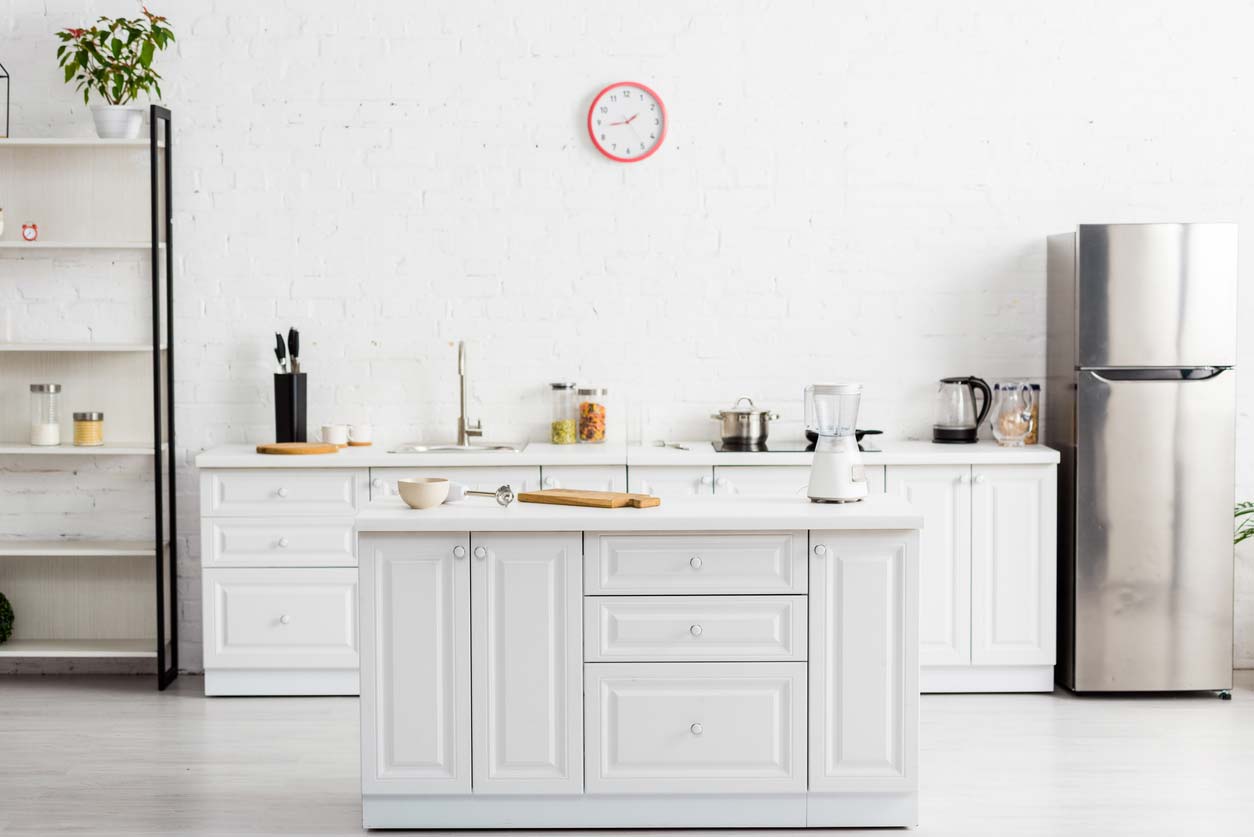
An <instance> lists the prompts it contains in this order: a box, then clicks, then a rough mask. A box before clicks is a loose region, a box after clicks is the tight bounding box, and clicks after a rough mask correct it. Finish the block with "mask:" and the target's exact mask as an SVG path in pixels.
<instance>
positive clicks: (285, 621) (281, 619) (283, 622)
mask: <svg viewBox="0 0 1254 837" xmlns="http://www.w3.org/2000/svg"><path fill="white" fill-rule="evenodd" d="M291 621H292V617H290V616H288V615H287V614H286V613H284V614H283V615H282V616H280V617H279V624H280V625H286V624H288V623H290V622H291Z"/></svg>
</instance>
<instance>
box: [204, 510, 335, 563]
mask: <svg viewBox="0 0 1254 837" xmlns="http://www.w3.org/2000/svg"><path fill="white" fill-rule="evenodd" d="M202 532H203V533H204V534H203V536H202V537H203V542H202V544H201V556H202V558H203V563H204V565H205V566H206V567H355V566H357V538H356V535H355V533H354V530H353V521H352V519H351V518H346V519H342V520H334V519H333V520H310V519H309V518H304V517H297V518H290V519H287V518H267V519H250V518H206V519H205V521H204V524H203V529H202Z"/></svg>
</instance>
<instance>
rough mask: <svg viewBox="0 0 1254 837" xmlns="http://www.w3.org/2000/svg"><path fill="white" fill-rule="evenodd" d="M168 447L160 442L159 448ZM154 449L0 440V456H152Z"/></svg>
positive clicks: (126, 445) (118, 444) (116, 443)
mask: <svg viewBox="0 0 1254 837" xmlns="http://www.w3.org/2000/svg"><path fill="white" fill-rule="evenodd" d="M167 447H169V446H168V445H166V444H165V443H162V445H161V450H162V451H164V450H166V448H167ZM154 453H156V449H155V448H153V447H152V445H147V446H145V445H142V444H134V443H128V442H105V443H104V444H103V445H97V446H95V447H85V446H84V447H75V446H74V445H70V444H62V445H31V444H27V443H25V442H0V456H23V455H28V454H29V455H31V456H152V455H153V454H154Z"/></svg>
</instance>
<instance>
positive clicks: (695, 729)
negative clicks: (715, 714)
mask: <svg viewBox="0 0 1254 837" xmlns="http://www.w3.org/2000/svg"><path fill="white" fill-rule="evenodd" d="M688 730H689V732H691V733H692V734H693V735H700V734H701V733H703V732H705V727H703V726H701V725H700V724H693V725H692V726H690V727H688Z"/></svg>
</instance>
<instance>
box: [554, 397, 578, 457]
mask: <svg viewBox="0 0 1254 837" xmlns="http://www.w3.org/2000/svg"><path fill="white" fill-rule="evenodd" d="M549 390H550V393H551V398H552V401H553V416H552V418H551V419H550V423H549V441H550V442H552V443H553V444H555V445H573V444H575V417H576V405H575V385H574V384H562V383H557V384H549Z"/></svg>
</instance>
